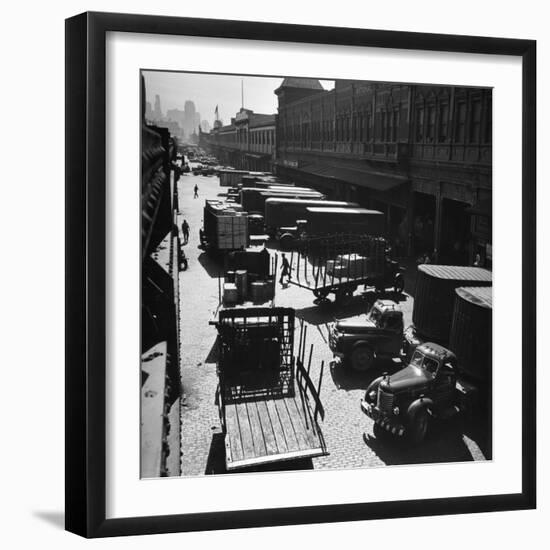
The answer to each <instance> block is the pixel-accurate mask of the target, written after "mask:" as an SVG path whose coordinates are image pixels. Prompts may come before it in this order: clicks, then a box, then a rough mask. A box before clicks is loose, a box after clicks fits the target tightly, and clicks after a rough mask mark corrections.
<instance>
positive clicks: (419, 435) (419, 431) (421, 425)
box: [407, 409, 429, 445]
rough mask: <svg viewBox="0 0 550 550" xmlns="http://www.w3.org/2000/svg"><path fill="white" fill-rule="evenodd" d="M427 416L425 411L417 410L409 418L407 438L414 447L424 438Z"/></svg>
mask: <svg viewBox="0 0 550 550" xmlns="http://www.w3.org/2000/svg"><path fill="white" fill-rule="evenodd" d="M428 423H429V416H428V411H426V409H419V410H417V411H416V412H414V413H413V414H412V415H411V417H410V418H409V422H408V427H407V438H408V440H409V441H410V442H411V443H413V444H414V445H419V444H420V443H422V441H424V439H425V438H426V433H427V432H428Z"/></svg>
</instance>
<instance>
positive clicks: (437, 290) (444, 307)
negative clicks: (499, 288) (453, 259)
mask: <svg viewBox="0 0 550 550" xmlns="http://www.w3.org/2000/svg"><path fill="white" fill-rule="evenodd" d="M492 281H493V278H492V274H491V272H490V271H488V270H487V269H483V268H481V267H467V266H451V265H435V264H421V265H419V266H418V270H417V277H416V289H415V295H414V307H413V324H412V325H410V326H409V327H408V328H407V329H406V330H405V341H404V347H405V351H406V353H407V354H408V356H410V355H411V354H412V352H413V351H414V349H415V348H416V346H418V345H419V344H421V343H422V342H426V341H432V342H438V343H440V344H442V345H444V346H446V345H448V343H449V335H450V331H451V323H452V315H453V307H454V303H455V296H456V294H455V289H456V288H458V287H461V286H476V287H484V286H491V285H492Z"/></svg>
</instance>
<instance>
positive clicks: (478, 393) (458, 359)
mask: <svg viewBox="0 0 550 550" xmlns="http://www.w3.org/2000/svg"><path fill="white" fill-rule="evenodd" d="M430 271H431V270H430ZM432 272H433V271H432ZM455 276H456V275H455ZM469 276H470V277H472V274H471V273H470V274H469ZM482 279H483V281H482V282H486V281H485V280H484V279H485V277H483V278H482ZM446 280H447V281H448V280H449V279H446ZM477 282H479V279H478V280H477ZM447 284H450V283H447ZM443 294H446V293H443ZM451 294H452V300H453V302H454V306H453V307H452V308H451V314H450V316H451V319H452V321H451V327H450V335H449V336H448V338H447V339H448V342H449V343H448V347H447V346H445V347H444V346H442V345H440V344H437V343H434V342H422V343H417V344H416V345H415V347H414V350H413V351H412V352H410V360H409V361H408V365H407V366H406V367H405V368H404V369H401V370H399V371H398V372H396V373H395V374H393V375H391V376H389V375H387V374H385V375H384V376H382V377H380V378H377V379H376V380H374V381H373V382H372V383H371V384H370V386H369V387H368V388H367V391H366V393H365V397H364V399H363V401H362V403H361V407H362V410H363V412H364V413H365V414H366V415H367V416H369V417H370V418H372V419H373V420H374V421H375V425H376V426H377V428H381V429H385V430H386V431H388V432H391V433H392V434H397V435H398V436H403V435H404V436H406V437H407V438H409V439H410V441H411V442H413V443H420V442H421V441H422V440H423V439H424V438H425V436H426V433H427V431H428V429H429V424H430V422H432V420H435V419H438V420H447V419H449V418H452V417H454V416H456V415H458V414H465V413H466V414H471V413H473V412H474V411H475V412H476V413H477V414H476V422H477V423H478V424H480V423H481V424H485V426H486V428H487V429H488V430H490V429H491V414H492V387H491V386H492V384H491V381H492V287H490V286H467V287H458V288H455V289H453V290H452V291H451ZM440 334H441V333H440Z"/></svg>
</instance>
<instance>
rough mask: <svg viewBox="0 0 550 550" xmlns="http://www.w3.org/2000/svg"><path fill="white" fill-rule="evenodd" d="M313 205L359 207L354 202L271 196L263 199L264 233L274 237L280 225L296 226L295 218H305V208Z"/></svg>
mask: <svg viewBox="0 0 550 550" xmlns="http://www.w3.org/2000/svg"><path fill="white" fill-rule="evenodd" d="M314 206H320V207H322V208H359V204H357V203H356V202H346V201H328V200H318V199H312V200H310V199H287V198H279V197H271V198H269V199H267V200H266V201H265V229H266V233H267V234H268V235H269V236H270V237H271V238H274V237H275V236H276V235H277V232H278V231H279V230H280V229H281V228H282V227H284V228H290V227H296V221H297V220H304V219H305V218H306V216H307V208H308V207H314Z"/></svg>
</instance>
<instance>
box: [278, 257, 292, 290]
mask: <svg viewBox="0 0 550 550" xmlns="http://www.w3.org/2000/svg"><path fill="white" fill-rule="evenodd" d="M291 270H292V268H291V267H290V264H289V263H288V260H287V258H286V256H285V255H284V254H283V261H282V262H281V278H280V279H279V283H280V284H281V285H282V286H283V285H285V284H287V285H288V281H289V280H290V271H291ZM284 277H286V279H287V280H286V283H285V282H283V278H284Z"/></svg>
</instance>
